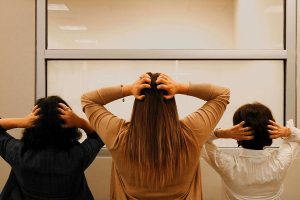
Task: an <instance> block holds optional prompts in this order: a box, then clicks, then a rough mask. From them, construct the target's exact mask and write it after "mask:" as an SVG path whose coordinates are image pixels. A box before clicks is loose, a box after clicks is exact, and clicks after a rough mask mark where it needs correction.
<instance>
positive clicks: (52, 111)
mask: <svg viewBox="0 0 300 200" xmlns="http://www.w3.org/2000/svg"><path fill="white" fill-rule="evenodd" d="M59 103H63V104H66V105H67V106H68V107H69V105H68V104H67V102H65V101H64V100H63V99H62V98H60V97H59V96H49V97H46V98H41V99H39V100H37V102H36V105H37V106H38V107H39V108H40V112H39V113H38V114H39V119H38V120H37V121H36V122H35V126H34V127H33V128H26V129H25V130H24V132H23V137H22V139H21V140H22V141H23V142H24V147H25V148H24V150H28V149H34V150H40V149H45V148H49V147H54V148H59V149H69V148H71V147H72V146H73V145H75V144H79V143H78V140H79V139H80V138H81V136H82V134H81V132H80V131H79V130H78V129H77V128H63V127H62V125H63V124H64V121H63V120H62V119H61V118H60V116H59V111H58V107H59V105H58V104H59Z"/></svg>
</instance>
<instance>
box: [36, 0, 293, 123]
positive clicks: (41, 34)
mask: <svg viewBox="0 0 300 200" xmlns="http://www.w3.org/2000/svg"><path fill="white" fill-rule="evenodd" d="M283 2H284V36H285V38H284V49H282V50H152V49H149V50H148V49H147V50H129V49H127V50H111V49H110V50H105V49H104V50H97V49H93V50H92V49H80V50H70V49H59V50H58V49H57V50H56V49H47V0H36V66H35V67H36V80H35V99H39V98H42V97H46V96H47V90H46V88H47V80H46V78H47V61H48V60H78V59H79V60H108V59H109V60H120V59H122V60H127V59H130V60H140V59H143V60H155V59H159V60H164V59H166V60H169V59H172V60H186V59H188V60H194V59H195V60H283V61H284V63H285V64H284V69H285V74H284V76H285V77H284V79H285V81H284V82H285V86H284V88H285V90H284V119H285V121H286V120H288V119H294V120H295V121H297V119H296V117H297V115H296V103H297V99H296V96H297V93H296V69H297V68H296V41H297V40H296V25H297V23H296V22H297V20H296V18H297V16H296V13H297V1H296V0H283Z"/></svg>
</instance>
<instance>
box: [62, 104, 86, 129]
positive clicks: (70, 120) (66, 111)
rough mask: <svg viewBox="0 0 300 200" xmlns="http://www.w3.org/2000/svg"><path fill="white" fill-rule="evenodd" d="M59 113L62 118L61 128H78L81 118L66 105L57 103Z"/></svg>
mask: <svg viewBox="0 0 300 200" xmlns="http://www.w3.org/2000/svg"><path fill="white" fill-rule="evenodd" d="M57 109H58V111H59V113H60V118H61V119H62V120H64V122H65V123H64V124H63V125H62V127H63V128H78V127H80V126H81V123H82V119H81V118H80V117H78V116H77V115H76V114H75V113H74V112H73V111H72V110H71V108H69V107H68V106H67V105H65V104H63V103H59V107H58V108H57Z"/></svg>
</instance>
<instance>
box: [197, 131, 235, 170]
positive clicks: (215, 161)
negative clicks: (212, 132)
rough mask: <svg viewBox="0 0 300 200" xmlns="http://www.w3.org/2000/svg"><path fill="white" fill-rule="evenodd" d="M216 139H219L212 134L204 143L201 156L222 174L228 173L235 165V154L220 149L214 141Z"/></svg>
mask: <svg viewBox="0 0 300 200" xmlns="http://www.w3.org/2000/svg"><path fill="white" fill-rule="evenodd" d="M215 139H217V138H216V137H215V136H211V138H210V139H209V140H208V141H207V142H206V143H205V144H204V145H203V148H202V154H201V156H202V157H203V158H204V160H205V161H206V162H207V163H208V164H209V165H210V166H211V167H212V168H214V169H215V170H216V171H217V172H218V173H219V174H220V175H226V174H227V173H228V171H231V169H232V168H233V167H235V163H236V162H235V158H234V156H233V155H230V154H228V153H225V152H223V151H221V150H220V149H218V147H217V146H216V145H215V144H214V143H213V141H214V140H215Z"/></svg>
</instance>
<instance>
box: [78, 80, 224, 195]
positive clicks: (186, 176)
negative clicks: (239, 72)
mask: <svg viewBox="0 0 300 200" xmlns="http://www.w3.org/2000/svg"><path fill="white" fill-rule="evenodd" d="M229 93H230V91H229V89H227V88H224V87H219V86H214V85H210V84H190V86H189V93H188V95H190V96H194V97H197V98H199V99H202V100H205V101H207V102H206V103H205V104H204V105H203V106H202V107H200V108H199V109H198V110H196V111H195V112H193V113H191V114H189V115H188V116H187V117H185V118H183V119H181V122H182V123H183V124H184V125H185V128H184V129H183V131H182V132H183V135H184V137H185V140H186V141H187V144H188V145H189V144H191V145H190V146H188V153H189V158H190V159H189V161H188V163H185V166H186V168H185V169H183V171H182V172H181V173H180V174H182V175H181V176H178V177H176V179H175V180H172V181H171V182H170V183H168V184H166V186H165V187H164V188H163V189H161V190H159V191H157V190H155V191H154V190H153V189H152V188H145V187H141V186H137V185H136V184H135V183H136V180H135V170H134V169H132V168H126V166H125V165H124V157H125V156H124V155H125V150H124V142H123V141H124V137H126V134H127V130H128V125H129V123H130V122H127V121H125V120H124V119H120V118H119V117H117V116H115V115H113V114H112V113H111V112H109V111H108V110H107V109H106V108H105V107H104V105H105V104H107V103H110V102H112V101H114V100H117V99H120V98H122V92H121V87H120V86H116V87H106V88H101V89H99V90H95V91H92V92H88V93H86V94H84V95H83V96H82V98H81V103H82V107H83V110H84V112H85V113H86V116H87V117H88V119H89V121H90V123H91V125H92V126H93V127H94V128H95V129H96V131H97V133H98V134H99V136H100V137H101V139H102V140H103V142H104V143H105V145H106V146H107V148H108V150H109V151H110V152H111V155H112V159H113V163H112V171H111V196H110V198H111V199H116V200H126V199H143V200H146V199H147V200H150V199H151V200H154V199H159V200H177V199H178V200H179V199H190V200H201V199H202V190H201V173H200V167H199V165H200V159H199V158H200V150H201V148H202V146H203V144H204V143H205V142H206V140H207V139H208V138H209V134H210V133H211V131H212V130H213V129H214V128H215V126H216V125H217V123H218V122H219V120H220V118H221V116H222V115H223V113H224V111H225V108H226V106H227V104H228V103H229V96H230V94H229ZM192 144H197V148H195V145H192ZM146 181H147V180H145V182H146ZM139 185H140V184H139Z"/></svg>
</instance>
